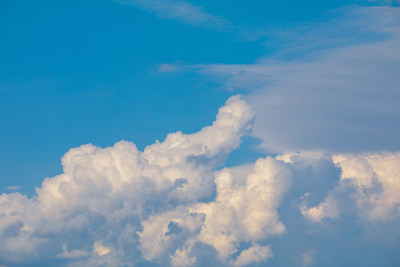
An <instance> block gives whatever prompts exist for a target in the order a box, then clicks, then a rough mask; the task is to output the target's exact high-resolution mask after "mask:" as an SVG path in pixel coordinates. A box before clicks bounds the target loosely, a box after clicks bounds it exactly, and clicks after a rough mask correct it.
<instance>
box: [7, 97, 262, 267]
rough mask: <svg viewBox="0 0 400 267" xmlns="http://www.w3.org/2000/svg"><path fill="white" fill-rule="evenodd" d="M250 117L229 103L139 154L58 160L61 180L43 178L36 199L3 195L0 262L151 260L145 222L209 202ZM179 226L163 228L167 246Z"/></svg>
mask: <svg viewBox="0 0 400 267" xmlns="http://www.w3.org/2000/svg"><path fill="white" fill-rule="evenodd" d="M254 115H255V114H254V112H253V111H252V110H251V109H250V107H249V106H248V105H247V103H246V102H244V101H243V100H242V99H241V98H240V97H239V96H233V97H231V98H230V99H228V100H227V102H226V105H225V106H223V107H221V108H220V109H219V112H218V115H217V119H216V121H214V123H213V124H212V125H211V126H207V127H204V128H203V129H202V130H201V131H199V132H198V133H195V134H189V135H188V134H183V133H181V132H177V133H172V134H169V135H168V136H167V137H166V139H165V140H164V141H163V142H161V143H160V142H158V141H157V142H156V143H155V144H153V145H150V146H148V147H146V148H145V149H144V151H138V149H137V148H136V146H135V145H134V144H133V143H130V142H126V141H121V142H118V143H116V144H115V145H114V146H113V147H108V148H104V149H103V148H99V147H96V146H94V145H91V144H88V145H83V146H81V147H78V148H73V149H71V150H70V151H68V152H67V153H66V154H65V155H64V156H63V158H62V165H63V173H62V174H60V175H58V176H55V177H53V178H46V179H45V180H44V181H43V182H42V185H41V186H40V187H39V188H37V189H36V192H37V194H36V196H34V197H32V198H28V197H27V196H24V195H21V194H19V193H10V194H2V195H0V214H1V216H2V218H1V220H0V234H1V236H0V239H1V242H0V251H1V252H0V259H1V260H2V261H5V262H6V263H7V262H8V263H12V262H14V263H15V262H19V263H23V262H31V261H33V260H34V259H46V258H51V257H58V258H62V259H65V260H70V261H74V259H76V258H84V257H86V258H87V260H85V262H86V264H88V265H93V266H96V265H97V264H99V263H101V262H114V261H116V260H117V261H119V262H124V261H126V262H134V261H135V258H136V259H137V258H141V253H142V252H143V256H144V258H145V259H153V257H152V255H153V254H151V253H150V254H149V253H147V252H146V251H145V247H146V242H145V233H146V229H147V227H146V222H147V221H149V220H150V221H149V223H150V224H151V225H154V223H156V218H157V216H161V217H162V218H164V217H165V218H166V219H169V217H168V216H172V215H173V216H174V217H179V216H181V212H182V211H185V210H187V209H188V207H190V206H192V205H197V204H198V203H203V202H205V203H206V202H208V201H211V200H213V198H214V196H215V183H214V173H213V172H214V171H215V169H216V168H217V167H218V166H220V165H221V164H222V163H223V161H224V160H225V159H226V157H227V156H228V155H229V153H230V152H231V151H232V150H234V149H236V148H237V147H238V146H239V144H240V142H241V141H240V139H241V137H242V136H243V135H245V134H247V133H248V132H249V131H250V130H251V127H252V123H253V120H254ZM169 210H173V211H174V212H172V213H171V214H169V213H168V212H167V211H169ZM178 215H179V216H178ZM163 216H164V217H163ZM202 216H204V215H202V214H199V215H198V216H197V217H193V218H192V217H190V216H189V217H188V218H187V219H186V221H185V226H186V227H189V225H190V224H189V222H191V221H193V222H192V224H196V223H200V222H201V220H200V221H199V218H203V217H202ZM151 218H154V221H152V220H151ZM179 223H180V221H177V222H175V223H172V224H170V221H168V223H167V225H166V227H167V228H166V229H167V230H166V232H165V233H168V234H167V237H168V238H169V239H173V238H174V236H175V235H177V234H179V232H180V231H181V230H180V226H179V225H180V224H179ZM168 225H169V228H168ZM200 225H201V224H200ZM142 227H144V228H143V229H144V230H143V229H142ZM174 227H175V228H174ZM194 228H195V226H190V227H189V228H188V229H189V230H191V229H194ZM141 229H142V230H141ZM163 229H164V228H163ZM163 229H161V230H163ZM154 231H155V230H154ZM186 232H187V231H186ZM186 232H185V231H183V230H182V233H181V235H185V234H187V233H186ZM189 233H190V231H189ZM190 235H193V234H192V233H190ZM168 238H167V239H168ZM161 241H162V240H161ZM67 246H68V247H69V248H70V250H67ZM128 248H130V249H128ZM160 249H164V248H163V244H160ZM126 250H129V253H126V252H125V251H126ZM85 251H87V252H88V253H85ZM89 251H93V252H90V253H89ZM155 253H157V251H156V252H155ZM181 258H182V257H181ZM79 262H81V263H82V260H80V261H79Z"/></svg>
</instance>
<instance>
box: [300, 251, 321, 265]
mask: <svg viewBox="0 0 400 267" xmlns="http://www.w3.org/2000/svg"><path fill="white" fill-rule="evenodd" d="M300 256H301V259H302V264H303V266H310V265H312V264H315V258H316V256H317V251H316V250H315V249H312V250H309V251H307V252H304V253H302V254H301V255H300Z"/></svg>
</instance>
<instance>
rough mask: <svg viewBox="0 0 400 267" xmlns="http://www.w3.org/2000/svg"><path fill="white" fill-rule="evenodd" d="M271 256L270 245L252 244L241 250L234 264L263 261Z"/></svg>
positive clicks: (243, 264)
mask: <svg viewBox="0 0 400 267" xmlns="http://www.w3.org/2000/svg"><path fill="white" fill-rule="evenodd" d="M271 257H272V252H271V249H270V247H261V246H258V245H256V246H253V247H250V248H248V249H246V250H243V251H242V252H241V253H240V255H239V256H238V257H237V259H236V260H235V262H234V263H233V265H234V266H246V265H249V264H253V263H259V262H265V261H266V260H267V259H268V258H271Z"/></svg>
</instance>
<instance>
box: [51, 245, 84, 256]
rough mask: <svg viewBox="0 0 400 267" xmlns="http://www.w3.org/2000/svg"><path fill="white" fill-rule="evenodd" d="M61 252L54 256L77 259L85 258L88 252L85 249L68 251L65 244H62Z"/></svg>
mask: <svg viewBox="0 0 400 267" xmlns="http://www.w3.org/2000/svg"><path fill="white" fill-rule="evenodd" d="M62 250H63V252H62V253H60V254H58V255H57V256H56V257H57V258H60V259H77V258H86V257H88V256H89V253H88V252H87V251H86V250H71V251H68V248H67V244H63V246H62Z"/></svg>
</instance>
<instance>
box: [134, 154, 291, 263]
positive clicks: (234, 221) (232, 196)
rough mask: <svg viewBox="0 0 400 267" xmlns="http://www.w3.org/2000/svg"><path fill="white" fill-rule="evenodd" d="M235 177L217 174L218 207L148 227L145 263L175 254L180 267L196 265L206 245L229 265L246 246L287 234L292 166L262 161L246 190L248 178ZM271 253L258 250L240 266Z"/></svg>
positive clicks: (171, 215)
mask: <svg viewBox="0 0 400 267" xmlns="http://www.w3.org/2000/svg"><path fill="white" fill-rule="evenodd" d="M235 174H237V173H235V172H234V171H232V170H230V169H229V168H225V169H223V170H222V171H220V172H217V173H216V180H215V182H216V184H217V196H216V199H215V201H213V202H209V203H200V204H195V205H190V206H187V207H186V208H183V207H179V208H177V209H175V210H173V211H168V212H165V213H161V214H157V215H155V216H152V217H151V218H149V219H148V220H147V221H143V222H142V226H143V230H142V231H141V232H139V233H138V234H139V236H140V244H141V245H140V248H141V251H142V253H143V255H144V257H145V258H146V259H147V260H154V259H162V258H163V257H165V256H163V255H164V254H166V255H168V254H169V253H172V254H173V255H174V256H173V257H172V259H173V263H174V264H175V265H178V266H179V265H185V264H183V263H185V262H186V263H187V262H191V263H195V262H196V260H195V259H194V258H193V257H192V256H191V254H192V251H191V250H192V248H193V245H194V244H195V243H196V242H202V243H204V244H208V245H210V246H211V247H213V248H214V249H215V250H216V251H217V252H218V256H219V259H220V261H221V262H227V261H230V260H231V258H232V256H233V254H234V253H236V252H237V251H238V249H239V246H240V245H241V244H242V243H243V242H255V241H261V240H264V239H266V238H267V237H270V236H273V235H279V234H282V233H283V232H284V231H285V226H284V225H283V224H282V222H280V221H279V214H278V212H277V209H278V206H279V204H280V201H281V199H282V197H283V194H284V192H285V191H286V189H287V188H288V184H289V182H290V181H289V177H290V174H291V172H290V168H289V166H287V165H285V164H284V163H283V162H282V161H278V160H275V159H273V158H271V157H268V158H265V159H259V160H257V162H256V163H255V164H254V166H253V167H252V169H251V170H250V172H249V173H247V174H246V175H245V179H244V180H245V184H244V185H241V184H240V183H241V181H242V180H243V177H237V176H235ZM238 181H239V183H238ZM174 228H176V229H175V230H174ZM267 250H268V251H269V247H268V248H261V247H259V246H255V247H254V248H253V249H250V250H249V251H247V252H245V253H244V254H243V255H242V256H239V257H240V259H239V260H238V262H239V263H240V264H242V263H243V264H244V262H246V261H248V260H249V259H248V257H249V255H250V254H251V255H253V254H254V255H257V257H256V258H254V261H255V262H256V261H262V260H264V259H266V258H268V257H269V256H270V255H269V253H267ZM239 263H237V264H236V263H235V264H236V265H238V264H239Z"/></svg>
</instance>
